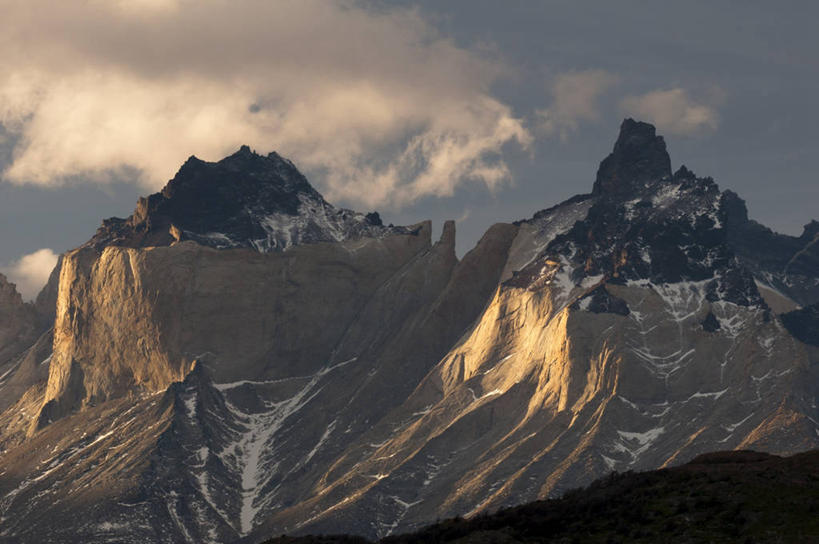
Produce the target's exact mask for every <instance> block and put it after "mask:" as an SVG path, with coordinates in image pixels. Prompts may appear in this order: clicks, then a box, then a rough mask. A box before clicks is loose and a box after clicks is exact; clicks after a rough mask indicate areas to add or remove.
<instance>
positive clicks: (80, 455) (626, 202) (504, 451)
mask: <svg viewBox="0 0 819 544" xmlns="http://www.w3.org/2000/svg"><path fill="white" fill-rule="evenodd" d="M670 164H671V161H670V158H669V156H668V153H667V150H666V146H665V142H664V140H663V139H662V138H661V137H660V136H657V135H656V132H655V130H654V127H652V126H650V125H647V124H645V123H640V122H636V121H632V120H626V121H624V123H623V125H622V126H621V130H620V135H619V137H618V140H617V142H616V143H615V146H614V150H613V152H612V154H611V155H610V156H609V157H607V158H606V159H605V160H604V161H603V162H602V164H601V167H600V169H599V171H598V175H597V179H596V181H595V182H594V185H593V188H592V192H591V193H590V194H587V195H579V196H578V197H575V198H573V199H570V200H568V201H566V202H564V203H562V204H559V205H557V206H554V207H552V208H549V209H546V210H543V211H541V212H538V213H536V214H535V215H534V216H533V217H532V218H530V219H528V220H523V221H520V222H517V223H515V224H498V225H494V226H493V227H491V228H490V229H489V231H487V233H486V234H485V235H484V237H483V238H482V239H481V241H480V242H479V243H478V245H477V246H476V247H475V248H474V249H473V250H472V251H470V252H469V253H467V254H466V255H465V256H464V258H463V259H461V260H458V259H457V258H456V256H455V253H454V237H455V226H454V224H453V223H448V224H447V225H445V228H444V230H443V234H442V236H441V239H440V240H439V241H438V242H437V243H435V244H433V243H432V241H431V240H430V225H429V224H428V223H422V224H419V225H416V226H411V227H384V226H383V225H379V224H378V223H380V221H379V220H377V218H376V217H374V216H372V215H371V216H369V218H368V217H367V216H364V215H362V214H356V213H354V212H347V211H344V210H338V209H336V208H333V207H332V206H330V205H329V204H327V203H326V202H325V203H324V204H322V203H323V202H324V201H323V199H322V198H321V197H320V195H318V193H317V192H315V191H314V190H313V189H312V188H311V187H309V184H307V182H306V180H304V178H303V177H301V175H300V174H298V172H297V171H296V170H295V168H293V167H292V165H291V164H290V163H289V162H287V161H286V160H284V159H281V158H280V157H278V156H277V155H275V154H271V155H270V156H268V157H261V156H258V155H255V154H253V153H252V152H250V150H249V149H244V148H243V149H242V150H240V151H239V152H238V153H237V154H235V155H233V156H231V157H228V158H227V159H224V160H223V161H220V162H218V163H204V162H202V161H198V160H196V159H191V160H189V161H188V163H186V165H185V166H183V168H182V169H181V170H180V172H179V173H178V174H177V176H176V177H175V178H174V180H172V181H171V182H170V183H169V184H168V186H167V187H166V188H165V190H163V192H162V193H159V194H157V195H153V196H151V197H149V198H148V199H145V200H142V201H140V203H139V205H138V207H137V210H136V212H135V213H134V215H133V216H131V217H130V218H129V219H127V220H114V221H112V220H108V221H106V222H105V223H104V224H103V227H102V228H101V229H100V231H98V233H97V235H95V236H94V238H92V240H91V241H90V242H89V243H88V244H86V245H85V246H83V247H81V248H79V249H77V250H75V251H72V252H69V253H67V254H66V255H65V256H64V257H63V259H62V262H61V265H60V271H59V277H58V278H57V280H56V284H57V287H56V288H54V286H53V285H52V287H51V288H50V289H47V290H46V293H45V294H44V295H43V296H42V298H43V300H45V301H47V300H49V297H53V298H51V299H52V300H55V301H56V302H55V305H56V312H55V313H56V320H55V322H54V332H53V342H49V341H48V340H49V338H50V337H48V336H46V338H45V339H44V340H43V341H42V342H40V343H39V346H40V347H39V348H37V349H38V350H40V351H38V353H39V354H40V355H43V357H42V358H39V356H37V357H35V356H34V355H32V356H31V360H32V361H35V360H39V361H45V362H47V364H43V365H39V363H38V366H37V368H44V369H46V370H47V372H48V377H47V379H46V378H45V377H43V376H40V377H39V378H38V377H36V376H34V377H33V378H29V382H27V383H29V386H28V388H27V389H26V390H25V391H23V392H19V391H18V392H15V393H14V395H13V396H12V397H7V399H8V400H9V405H10V408H8V409H7V410H5V411H4V412H2V414H0V423H2V428H3V429H4V430H3V431H2V435H0V439H2V444H3V448H4V449H5V450H6V451H5V453H4V455H3V457H2V458H0V497H2V498H0V516H2V519H3V523H2V524H0V527H2V528H0V541H2V540H3V539H5V540H7V541H10V542H12V541H15V540H14V539H23V540H26V539H28V540H32V539H38V540H40V541H44V542H48V541H55V542H58V541H61V539H62V540H65V539H67V538H74V539H77V538H81V539H83V540H84V541H88V542H108V541H117V542H146V541H147V542H165V541H173V542H177V541H178V542H232V541H235V540H237V539H240V538H244V539H245V540H246V541H249V542H253V541H258V540H261V539H262V538H265V537H268V536H269V535H271V534H280V533H282V532H289V533H296V534H298V533H327V532H334V533H336V532H346V533H352V534H360V535H364V536H367V537H370V538H375V537H383V536H386V535H389V534H392V533H395V532H396V531H405V530H409V529H413V528H416V527H419V526H421V525H424V524H426V523H428V522H430V521H431V520H434V519H436V518H440V517H446V516H451V515H464V514H469V513H477V512H481V511H487V510H493V509H496V508H499V507H504V506H510V505H513V504H518V503H521V502H525V501H529V500H534V499H538V498H545V497H550V496H554V495H557V494H560V493H561V492H563V491H564V490H566V489H568V488H572V487H577V486H578V485H583V484H585V483H588V482H590V481H592V480H593V479H594V478H596V477H599V476H601V475H603V474H606V473H608V472H610V471H612V470H617V471H622V470H642V469H649V468H657V467H661V466H667V465H673V464H677V463H680V462H683V461H685V460H688V459H691V458H693V457H694V456H696V455H698V454H700V453H703V452H706V451H713V450H718V449H719V450H722V449H726V448H727V449H732V448H755V449H761V450H765V451H768V452H771V453H793V452H797V451H802V450H806V449H810V448H816V447H817V446H819V432H818V431H817V429H819V424H817V421H819V413H818V412H817V394H818V393H819V374H818V372H817V363H818V362H819V351H818V350H817V347H816V345H815V341H814V337H813V336H812V331H813V330H814V329H813V325H812V323H813V320H815V319H816V317H815V315H816V314H815V312H814V310H813V308H814V306H813V305H814V304H816V299H815V291H814V288H813V287H812V286H813V285H815V284H816V283H817V280H819V272H818V271H817V269H816V268H815V267H813V264H812V263H814V259H815V258H816V251H817V244H814V243H812V240H815V236H816V232H815V231H816V230H817V229H816V228H815V227H813V226H811V225H814V224H813V223H811V224H810V225H809V226H808V227H807V228H806V233H805V234H803V235H802V236H800V237H788V236H784V235H780V234H775V233H772V232H770V231H767V230H765V229H764V227H760V226H758V225H757V224H756V223H754V222H752V221H751V220H749V219H748V218H747V212H745V215H743V213H742V210H743V209H744V204H742V203H741V201H740V200H739V199H738V197H736V195H734V194H733V193H731V192H729V191H725V192H721V191H720V190H719V188H718V187H717V186H716V184H715V183H714V182H713V180H711V179H710V178H699V177H697V176H695V175H694V174H693V173H692V172H691V171H690V170H688V169H687V168H685V167H681V168H679V169H678V170H677V171H676V172H672V170H671V166H670ZM306 203H307V204H306ZM325 204H326V207H325V206H324V205H325ZM271 216H275V217H278V218H280V219H281V218H284V219H282V220H281V221H279V220H278V219H277V220H275V221H268V219H266V218H269V217H271ZM328 217H330V218H333V219H332V220H326V219H327V218H328ZM285 219H286V220H285ZM272 224H274V228H268V229H266V227H265V225H268V227H269V226H270V225H272ZM282 225H284V226H282ZM339 229H340V230H339ZM214 233H219V234H220V236H216V235H214ZM221 235H224V236H221ZM225 240H228V242H226V241H225ZM754 244H755V245H756V247H757V248H758V250H757V251H751V250H750V248H751V247H753V246H754ZM49 293H51V294H49ZM44 346H46V347H44ZM32 349H33V348H32ZM43 349H45V350H46V351H47V352H52V351H53V353H43V352H42V350H43ZM31 380H34V381H31ZM72 429H77V430H80V429H81V430H82V431H81V432H76V431H75V432H72V431H71V430H72ZM78 520H82V521H78Z"/></svg>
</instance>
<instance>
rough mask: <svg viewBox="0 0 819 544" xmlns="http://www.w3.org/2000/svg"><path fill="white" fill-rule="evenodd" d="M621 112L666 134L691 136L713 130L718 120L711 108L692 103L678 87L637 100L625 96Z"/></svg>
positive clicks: (655, 92)
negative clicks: (638, 118) (644, 121)
mask: <svg viewBox="0 0 819 544" xmlns="http://www.w3.org/2000/svg"><path fill="white" fill-rule="evenodd" d="M621 107H622V109H623V111H624V112H625V113H626V114H628V115H634V116H637V117H640V118H643V119H646V120H649V121H651V122H652V123H654V124H655V125H656V126H657V128H658V129H659V130H661V131H664V132H667V133H669V134H683V135H687V134H694V133H697V132H699V131H701V130H708V129H710V130H713V129H716V128H717V126H718V125H719V117H718V115H717V111H716V109H715V108H714V107H713V106H710V105H707V104H704V103H698V102H695V101H694V100H693V99H692V98H691V97H690V96H689V95H688V92H687V91H686V90H685V89H681V88H679V87H677V88H673V89H667V90H656V91H652V92H649V93H646V94H643V95H639V96H628V97H626V98H624V99H623V101H622V102H621Z"/></svg>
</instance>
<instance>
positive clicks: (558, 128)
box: [537, 70, 617, 139]
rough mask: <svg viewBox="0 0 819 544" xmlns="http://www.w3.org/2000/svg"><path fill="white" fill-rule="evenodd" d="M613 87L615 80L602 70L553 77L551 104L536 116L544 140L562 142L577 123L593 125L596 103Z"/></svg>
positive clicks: (598, 115)
mask: <svg viewBox="0 0 819 544" xmlns="http://www.w3.org/2000/svg"><path fill="white" fill-rule="evenodd" d="M615 83H617V77H616V76H614V75H612V74H610V73H608V72H606V71H604V70H585V71H580V72H569V73H566V74H561V75H559V76H557V77H556V78H555V81H554V83H553V84H552V88H551V92H552V97H553V99H552V104H551V105H550V106H549V107H548V108H547V109H544V110H538V112H537V117H538V130H539V131H540V132H541V133H543V134H545V135H547V136H553V135H557V136H559V137H560V138H561V139H566V138H567V137H568V136H569V135H570V134H571V133H572V132H574V131H576V130H577V128H578V126H579V124H580V122H581V121H586V122H589V121H596V120H597V119H599V117H600V113H599V111H598V109H597V101H598V99H599V97H600V95H602V94H603V93H604V92H606V91H607V90H608V89H609V88H611V87H612V86H613V85H614V84H615Z"/></svg>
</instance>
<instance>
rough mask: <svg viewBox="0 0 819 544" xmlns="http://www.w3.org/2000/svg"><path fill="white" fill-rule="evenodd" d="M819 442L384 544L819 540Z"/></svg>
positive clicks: (618, 478)
mask: <svg viewBox="0 0 819 544" xmlns="http://www.w3.org/2000/svg"><path fill="white" fill-rule="evenodd" d="M817 491H819V450H814V451H811V452H807V453H803V454H798V455H794V456H792V457H784V458H783V457H778V456H775V455H769V454H766V453H758V452H753V451H731V452H717V453H708V454H704V455H700V456H699V457H697V458H695V459H694V460H693V461H691V462H690V463H688V464H685V465H682V466H679V467H675V468H671V469H661V470H654V471H649V472H640V473H633V472H626V473H622V474H618V473H612V474H611V475H609V476H607V477H604V478H601V479H599V480H597V481H595V482H594V483H592V484H591V485H590V486H589V487H587V488H584V489H577V490H573V491H569V492H568V493H566V494H565V495H564V496H563V497H562V498H560V499H554V500H548V501H537V502H533V503H529V504H526V505H523V506H518V507H515V508H507V509H504V510H501V511H499V512H497V513H495V514H491V515H480V516H476V517H474V518H472V519H469V520H464V519H459V518H455V519H449V520H445V521H442V522H439V523H436V524H435V525H432V526H430V527H427V528H425V529H421V530H420V531H418V532H415V533H411V534H406V535H399V536H392V537H387V538H384V539H382V540H380V541H379V542H381V543H382V544H421V543H433V542H434V543H444V542H458V543H459V544H479V543H498V544H501V543H503V544H507V543H508V544H515V543H520V544H528V543H535V542H560V543H564V542H565V543H574V542H578V543H579V542H601V543H603V542H658V541H659V539H661V538H669V537H670V538H671V539H672V540H673V541H674V542H747V543H751V542H754V543H760V542H817V541H819V492H817ZM367 542H369V541H368V540H365V539H362V538H360V537H348V536H344V535H340V536H308V537H301V538H294V537H286V536H282V537H279V538H274V539H272V540H268V541H267V542H266V543H265V544H317V543H323V544H342V543H350V544H353V543H356V544H359V543H361V544H364V543H367Z"/></svg>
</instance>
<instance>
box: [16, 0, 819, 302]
mask: <svg viewBox="0 0 819 544" xmlns="http://www.w3.org/2000/svg"><path fill="white" fill-rule="evenodd" d="M0 10H2V13H3V17H2V20H0V170H2V174H1V175H2V178H1V179H0V271H1V272H4V273H6V274H7V275H9V276H10V277H12V279H13V280H14V281H16V282H17V283H18V284H19V285H20V287H21V290H22V291H23V292H24V295H25V296H27V297H31V296H32V295H33V294H34V293H35V292H36V290H37V289H38V288H39V286H40V285H41V283H42V282H44V281H45V277H47V274H48V272H49V269H50V267H51V266H52V265H53V262H54V259H55V255H56V254H59V253H61V252H63V251H66V250H68V249H70V248H72V247H75V246H77V245H79V244H81V243H82V242H84V241H85V240H87V239H88V238H89V237H90V236H91V235H92V234H93V232H94V230H95V229H96V227H97V226H98V225H99V223H100V221H101V219H102V218H104V217H110V216H127V215H128V214H130V212H131V211H132V210H133V208H134V205H135V202H136V198H137V196H139V195H143V194H149V193H151V192H155V191H157V190H159V189H160V188H161V187H162V186H163V185H164V184H165V182H166V181H167V180H168V179H169V178H171V177H172V176H173V174H174V173H175V172H176V170H177V169H178V167H179V166H180V165H181V164H182V162H184V160H185V159H186V158H187V157H188V156H190V155H197V156H198V157H200V158H203V159H206V160H218V159H219V158H221V157H223V156H225V155H227V154H229V153H231V152H233V151H235V150H236V149H237V148H238V147H239V146H240V145H241V144H244V143H246V144H249V145H250V146H251V147H253V148H254V149H256V150H257V151H259V152H263V153H267V152H269V151H271V150H277V151H278V152H280V153H281V154H283V155H285V156H287V157H289V158H291V159H292V160H293V161H294V162H295V163H296V165H297V166H299V167H300V168H301V169H302V170H303V171H304V172H305V173H306V174H307V176H308V178H309V179H310V180H311V181H312V182H313V184H314V185H315V186H316V187H317V188H318V189H319V190H320V191H321V192H322V193H323V194H324V195H325V197H327V198H328V199H329V200H330V201H331V202H334V203H336V204H340V205H344V206H347V207H352V208H355V209H357V210H360V211H370V210H373V209H377V210H379V211H380V212H381V214H382V216H383V217H384V219H385V220H386V221H387V222H393V223H396V224H402V223H403V224H406V223H414V222H417V221H419V220H421V219H426V218H429V219H432V220H433V221H434V222H435V224H436V230H440V223H441V222H442V221H443V220H444V219H449V218H452V219H456V220H458V240H459V241H458V249H459V252H460V253H463V252H464V251H467V250H468V249H469V248H470V247H472V246H473V245H474V243H475V242H476V241H477V239H478V238H479V237H480V235H481V234H482V233H483V232H484V231H485V230H486V228H487V227H488V226H489V225H491V224H492V223H494V222H498V221H512V220H515V219H521V218H524V217H529V216H531V215H532V214H533V213H534V212H535V211H537V210H539V209H542V208H545V207H548V206H551V205H553V204H555V203H557V202H559V201H561V200H563V199H565V198H568V197H569V196H572V195H573V194H576V193H580V192H588V191H589V190H590V188H591V184H592V182H593V180H594V176H595V173H596V170H597V165H598V163H599V162H600V160H601V159H602V158H603V157H605V155H606V154H607V153H608V152H609V151H610V149H611V146H612V144H613V142H614V139H615V138H616V135H617V129H618V127H619V124H620V122H621V121H622V119H623V118H624V117H626V116H631V117H635V118H638V119H642V120H646V121H649V122H653V123H655V124H656V125H657V127H658V130H659V132H660V133H661V134H663V135H664V136H665V137H666V141H667V142H668V145H669V150H670V153H671V158H672V165H673V167H674V168H676V167H678V166H679V165H680V164H682V163H685V164H686V165H687V166H688V167H689V168H691V169H692V170H694V172H696V173H697V174H699V175H711V176H713V177H714V178H715V179H716V181H717V182H718V183H719V184H720V186H721V187H723V188H730V189H733V190H735V191H737V192H738V193H740V195H741V196H743V197H744V198H745V199H746V200H747V201H748V204H749V208H750V214H751V216H752V217H753V218H755V219H757V220H759V221H761V222H763V223H765V224H767V225H769V226H771V227H772V228H774V229H775V230H779V231H781V232H787V233H791V234H798V233H799V232H800V231H801V227H802V225H804V224H805V223H807V222H808V221H809V220H810V219H811V218H814V217H817V216H819V213H817V212H816V203H817V202H819V198H818V197H819V185H818V184H817V181H818V180H817V169H816V167H815V164H814V163H815V161H814V157H816V156H818V155H819V130H817V127H819V108H817V106H816V100H817V97H818V96H819V55H817V52H819V37H817V36H818V33H817V32H816V30H815V27H816V21H817V20H819V4H817V3H815V2H812V1H805V2H778V3H776V5H774V4H773V3H771V2H752V1H747V0H743V1H741V2H740V1H736V2H728V1H723V2H714V1H709V2H684V3H673V4H672V3H670V2H663V3H659V2H647V1H618V2H606V1H598V2H582V1H577V0H573V1H566V2H557V1H554V2H545V1H544V2H497V1H489V0H486V1H481V0H457V1H447V2H440V1H437V0H424V1H420V2H418V1H403V0H402V1H386V2H376V1H361V2H356V1H352V0H350V1H340V2H331V1H330V0H294V1H272V0H231V1H227V0H195V1H193V0H190V1H189V0H77V1H65V2H60V3H55V2H51V1H50V0H27V1H26V2H19V1H17V0H0Z"/></svg>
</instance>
